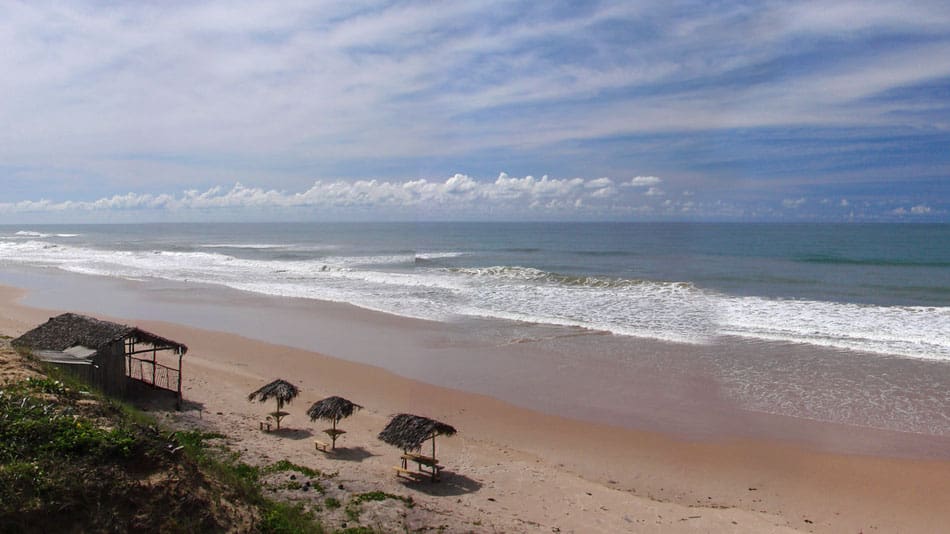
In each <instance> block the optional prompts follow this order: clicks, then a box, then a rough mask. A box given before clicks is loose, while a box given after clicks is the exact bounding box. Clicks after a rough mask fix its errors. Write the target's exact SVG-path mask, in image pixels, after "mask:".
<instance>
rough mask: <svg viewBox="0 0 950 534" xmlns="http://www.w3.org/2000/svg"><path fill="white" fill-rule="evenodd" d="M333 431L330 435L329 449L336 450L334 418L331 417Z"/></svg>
mask: <svg viewBox="0 0 950 534" xmlns="http://www.w3.org/2000/svg"><path fill="white" fill-rule="evenodd" d="M332 426H333V433H332V434H331V435H330V449H332V450H336V418H335V417H334V418H333V425H332Z"/></svg>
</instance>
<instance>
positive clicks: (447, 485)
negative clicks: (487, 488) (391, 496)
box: [400, 471, 482, 497]
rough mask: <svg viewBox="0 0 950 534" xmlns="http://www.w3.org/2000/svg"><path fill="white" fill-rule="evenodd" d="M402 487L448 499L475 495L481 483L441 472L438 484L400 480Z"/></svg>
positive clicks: (455, 474) (428, 481)
mask: <svg viewBox="0 0 950 534" xmlns="http://www.w3.org/2000/svg"><path fill="white" fill-rule="evenodd" d="M400 480H401V481H402V485H403V486H405V487H407V488H410V489H414V490H416V491H419V492H421V493H425V494H426V495H432V496H434V497H450V496H453V495H465V494H467V493H475V492H476V491H478V490H480V489H482V483H481V482H479V481H477V480H475V479H472V478H469V477H467V476H465V475H461V474H459V473H451V472H448V471H442V476H441V479H440V480H439V481H438V482H432V481H431V480H408V479H403V478H400Z"/></svg>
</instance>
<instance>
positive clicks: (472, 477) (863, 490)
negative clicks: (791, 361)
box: [0, 288, 950, 532]
mask: <svg viewBox="0 0 950 534" xmlns="http://www.w3.org/2000/svg"><path fill="white" fill-rule="evenodd" d="M26 294H27V292H26V291H25V290H19V289H11V288H2V289H0V331H2V332H3V333H4V334H10V335H15V334H18V333H21V332H22V331H24V330H26V329H28V328H31V327H32V326H35V325H36V324H39V323H40V322H43V321H45V319H46V317H48V316H49V315H50V314H51V313H52V312H49V311H46V310H42V309H37V308H29V307H26V306H23V305H20V304H18V303H17V302H18V301H19V300H20V299H21V298H23V296H24V295H26ZM96 315H99V316H102V315H101V314H96ZM104 318H108V317H104ZM116 320H119V321H121V322H127V323H128V322H130V321H128V320H123V319H121V318H120V319H116ZM135 324H137V325H139V326H142V327H143V328H145V329H148V330H151V331H154V332H156V333H160V334H161V335H163V336H167V337H170V338H172V339H176V340H179V341H182V342H185V343H186V344H188V345H189V347H191V350H190V351H189V353H188V355H187V356H186V357H185V391H184V394H185V398H186V400H188V401H191V402H197V403H200V404H202V405H203V409H202V411H201V412H198V413H197V414H196V413H195V412H185V413H183V414H169V415H168V417H170V418H173V419H175V418H177V419H185V420H188V419H189V418H190V419H191V420H192V421H191V422H192V423H195V424H202V425H210V426H211V427H213V428H220V429H226V430H225V431H226V432H228V433H229V434H230V433H231V432H235V433H236V434H237V435H236V437H235V439H236V440H237V442H238V444H239V445H240V446H241V447H242V448H244V449H245V454H247V455H248V456H249V457H251V458H253V457H257V458H266V457H273V458H277V457H284V456H286V457H289V458H290V459H292V460H293V459H295V458H296V459H297V460H295V461H301V462H308V463H309V464H312V465H317V466H319V467H320V468H321V469H328V470H331V469H333V468H338V467H341V465H340V464H345V465H343V466H342V467H343V468H341V469H340V473H341V475H340V476H341V477H349V478H347V480H350V479H352V480H354V481H361V482H354V483H363V484H369V483H370V482H371V481H375V483H377V484H378V483H383V484H386V485H387V486H386V487H391V488H394V490H400V491H403V492H405V491H406V488H405V487H404V486H403V485H402V484H399V483H398V482H396V481H395V480H393V477H392V472H391V470H390V468H391V465H392V464H393V463H394V462H396V461H397V458H398V455H396V453H395V452H394V451H392V450H391V448H389V447H388V446H385V445H383V444H382V443H381V442H378V441H377V440H376V439H375V432H376V431H378V430H379V429H381V428H382V426H383V424H384V422H385V419H386V417H388V416H389V415H391V414H394V413H397V412H402V411H407V412H410V413H418V414H420V415H427V416H431V417H435V418H437V419H440V420H443V421H445V422H448V423H450V424H452V425H453V426H455V427H456V428H458V429H459V431H460V433H459V435H458V436H456V437H453V438H449V439H443V440H439V449H440V451H441V452H440V454H439V455H440V457H442V458H444V462H445V463H446V464H447V465H448V467H449V471H450V472H451V476H452V477H453V478H454V479H455V480H456V481H462V483H459V484H456V486H459V487H457V488H456V490H457V493H458V494H457V495H456V494H453V495H451V496H449V495H438V494H435V495H427V494H421V495H419V498H420V499H421V500H422V502H423V504H424V506H425V507H430V508H431V509H432V510H441V512H439V513H446V514H449V515H450V516H451V517H453V518H455V519H456V520H458V521H459V523H460V524H465V523H466V522H468V524H472V522H473V521H476V520H478V519H475V518H476V517H483V516H486V514H489V513H491V519H490V520H491V522H492V524H493V527H494V528H501V530H510V531H535V530H537V527H538V526H544V527H546V528H545V530H549V531H550V529H551V528H555V527H556V528H559V529H560V530H561V531H563V532H567V531H572V530H573V531H577V532H581V531H585V530H586V531H591V530H593V531H601V532H611V531H624V530H628V529H632V530H653V529H655V530H658V531H676V530H693V529H695V528H696V527H697V524H705V525H706V526H705V530H716V531H719V530H731V531H739V532H742V531H748V532H753V531H763V530H768V531H775V530H780V529H782V528H785V527H791V528H794V529H803V530H812V531H819V532H838V531H842V530H853V531H858V530H861V529H872V528H874V526H877V527H878V528H880V529H882V530H885V531H887V530H902V531H909V532H915V531H919V532H926V531H933V530H934V529H936V528H937V527H939V525H945V524H948V523H950V510H946V509H945V508H946V507H945V503H944V502H943V499H942V498H941V496H945V495H947V494H950V461H948V460H947V459H946V458H944V459H930V460H928V459H909V458H896V457H891V456H888V455H879V456H874V455H867V454H864V455H856V454H844V453H840V452H839V453H832V452H823V451H821V450H816V449H815V448H814V447H810V446H807V445H803V444H801V443H798V444H796V443H795V441H794V440H791V441H777V440H762V439H752V438H723V437H718V438H712V439H710V438H707V439H698V440H697V439H692V440H691V439H685V438H684V437H683V436H680V435H676V434H673V433H660V432H652V431H646V430H631V429H628V428H620V427H617V426H609V425H606V424H603V423H597V422H589V421H588V422H585V421H581V420H576V419H570V418H564V417H558V416H554V415H550V414H545V413H540V412H538V411H533V410H529V409H525V408H521V407H518V406H514V405H512V404H510V403H507V402H504V401H500V400H496V399H494V398H491V397H489V396H485V395H478V394H473V393H469V392H465V391H459V390H454V389H448V388H444V387H439V386H433V385H430V384H427V383H424V382H419V381H417V380H412V379H407V378H405V377H401V376H398V375H396V374H394V373H392V372H391V371H388V370H385V369H382V368H380V367H378V366H371V365H367V364H364V363H357V362H350V361H345V360H340V359H336V358H332V357H330V356H326V355H323V354H319V353H316V352H311V351H307V350H303V349H297V348H292V347H289V346H281V345H275V344H268V343H264V342H261V341H257V340H253V339H249V338H245V337H240V336H236V335H234V334H228V333H221V332H215V331H209V330H200V329H196V328H192V327H189V326H183V325H178V324H173V323H168V322H161V321H135ZM399 326H400V325H396V327H399ZM275 368H276V369H280V370H281V371H280V373H278V374H281V375H284V376H287V377H292V378H294V379H295V380H294V382H295V383H297V385H298V386H299V387H300V388H301V390H302V394H301V398H300V399H298V401H296V402H295V404H294V405H293V406H292V408H291V411H292V412H294V414H293V415H292V416H291V418H290V420H289V421H288V424H289V425H291V426H294V427H299V428H308V429H312V428H314V427H315V425H314V424H311V423H310V422H309V421H306V420H305V418H304V417H303V416H302V413H303V411H304V410H305V409H306V406H307V405H308V403H309V402H312V401H315V400H317V399H319V398H322V397H323V396H327V395H331V394H339V395H342V396H345V397H348V398H350V399H352V400H354V401H355V402H358V403H360V404H363V405H365V406H367V409H366V410H364V411H363V412H360V415H357V416H354V417H353V418H351V419H348V420H347V421H345V422H344V424H345V428H347V430H348V431H349V434H347V436H346V438H345V440H344V441H343V446H344V447H354V449H353V450H362V451H364V452H365V453H367V454H368V455H367V456H365V457H364V458H363V459H362V460H361V461H359V462H341V461H338V460H337V461H334V460H330V459H327V458H324V457H323V456H322V455H319V454H317V455H315V454H314V452H313V451H312V450H311V449H312V448H311V447H308V445H311V443H310V441H309V440H302V441H296V440H282V441H281V442H279V443H273V441H274V440H268V439H267V438H268V435H265V434H262V433H260V432H259V431H257V430H256V426H255V425H256V423H255V421H256V420H257V418H259V417H260V414H261V413H263V412H264V409H263V408H262V407H260V406H259V405H254V404H250V403H248V402H247V401H246V397H245V395H246V392H247V391H249V390H251V389H253V388H254V387H256V385H259V384H260V383H261V382H262V381H263V380H270V379H272V378H274V376H272V375H273V374H274V373H273V369H275ZM764 417H765V418H766V419H769V418H773V424H786V423H788V421H782V420H781V418H779V419H780V420H779V421H774V417H776V416H764ZM196 418H197V420H195V419H196ZM318 424H319V423H318ZM318 424H317V425H318ZM806 426H814V425H806ZM811 431H813V432H816V433H823V434H824V437H823V439H824V440H825V441H826V442H833V441H834V439H836V436H835V435H836V434H837V435H838V436H837V437H838V438H840V437H842V436H841V435H842V434H848V433H849V431H850V432H856V433H857V434H866V437H871V438H876V439H881V438H882V437H884V436H887V435H888V433H887V432H881V431H868V430H861V429H853V428H852V429H849V428H846V427H843V426H842V425H838V426H837V427H836V426H835V425H818V426H817V427H814V428H812V429H811ZM892 437H893V438H894V439H898V438H907V437H908V436H906V435H899V436H892ZM850 439H852V440H853V439H854V436H851V437H850ZM930 441H933V442H934V444H935V445H934V446H935V447H938V448H939V447H942V446H943V445H947V444H950V440H945V439H943V438H938V437H931V438H930ZM943 450H944V451H946V450H950V448H946V449H943ZM552 482H553V483H552ZM451 485H452V484H448V483H447V484H445V485H444V486H442V487H443V488H449V486H451ZM753 488H754V489H753ZM409 491H410V492H412V491H413V489H412V488H410V489H409ZM438 491H447V490H438ZM412 494H413V495H416V493H412ZM489 495H491V496H492V499H494V500H488V499H487V498H488V496H489ZM595 495H596V502H597V503H598V504H599V506H592V503H590V502H587V503H585V502H584V500H583V499H585V498H586V499H590V498H591V497H592V496H595ZM830 495H834V497H833V498H829V496H830ZM456 499H458V501H459V502H456ZM578 499H580V500H578ZM450 501H451V502H450ZM489 507H491V508H489ZM492 508H494V509H492ZM660 509H662V511H660ZM663 512H666V515H665V516H664V514H663ZM677 514H679V517H677ZM696 515H699V516H700V518H699V519H692V517H693V516H696ZM648 516H653V517H648ZM659 516H664V517H662V518H660V517H659ZM683 518H685V519H683ZM483 519H487V517H483ZM681 519H683V521H681ZM806 519H807V520H808V522H806V521H805V520H806ZM734 521H735V522H736V523H737V524H733V522H734ZM592 526H593V527H592ZM700 528H701V529H702V527H700ZM486 530H489V529H486Z"/></svg>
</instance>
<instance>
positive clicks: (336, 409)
mask: <svg viewBox="0 0 950 534" xmlns="http://www.w3.org/2000/svg"><path fill="white" fill-rule="evenodd" d="M361 408H362V406H360V405H359V404H354V403H353V402H350V401H348V400H346V399H344V398H343V397H337V396H333V397H327V398H325V399H323V400H319V401H317V402H315V403H313V406H311V407H310V408H309V409H308V410H307V415H309V416H310V420H311V421H316V420H317V419H323V420H325V421H330V425H331V427H330V428H327V429H326V430H324V431H323V433H324V434H326V435H328V436H330V447H329V448H330V450H336V438H338V437H340V434H346V431H345V430H340V429H338V428H337V427H336V424H337V422H338V421H340V420H341V419H343V418H346V417H349V416H351V415H353V412H355V411H356V410H359V409H361ZM320 443H322V442H320ZM317 448H318V449H321V446H320V445H319V444H318V445H317ZM322 449H323V451H324V452H329V451H327V450H326V449H327V447H326V445H325V444H324V446H323V447H322Z"/></svg>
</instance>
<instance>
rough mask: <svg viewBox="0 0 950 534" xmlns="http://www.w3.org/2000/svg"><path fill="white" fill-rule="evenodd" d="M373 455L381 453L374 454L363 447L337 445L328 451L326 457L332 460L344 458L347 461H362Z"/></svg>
mask: <svg viewBox="0 0 950 534" xmlns="http://www.w3.org/2000/svg"><path fill="white" fill-rule="evenodd" d="M371 456H379V455H378V454H373V453H371V452H369V451H368V450H366V449H364V448H363V447H337V448H335V449H331V450H330V451H329V452H327V453H326V457H327V458H329V459H331V460H344V461H347V462H362V461H363V460H365V459H367V458H369V457H371Z"/></svg>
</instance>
